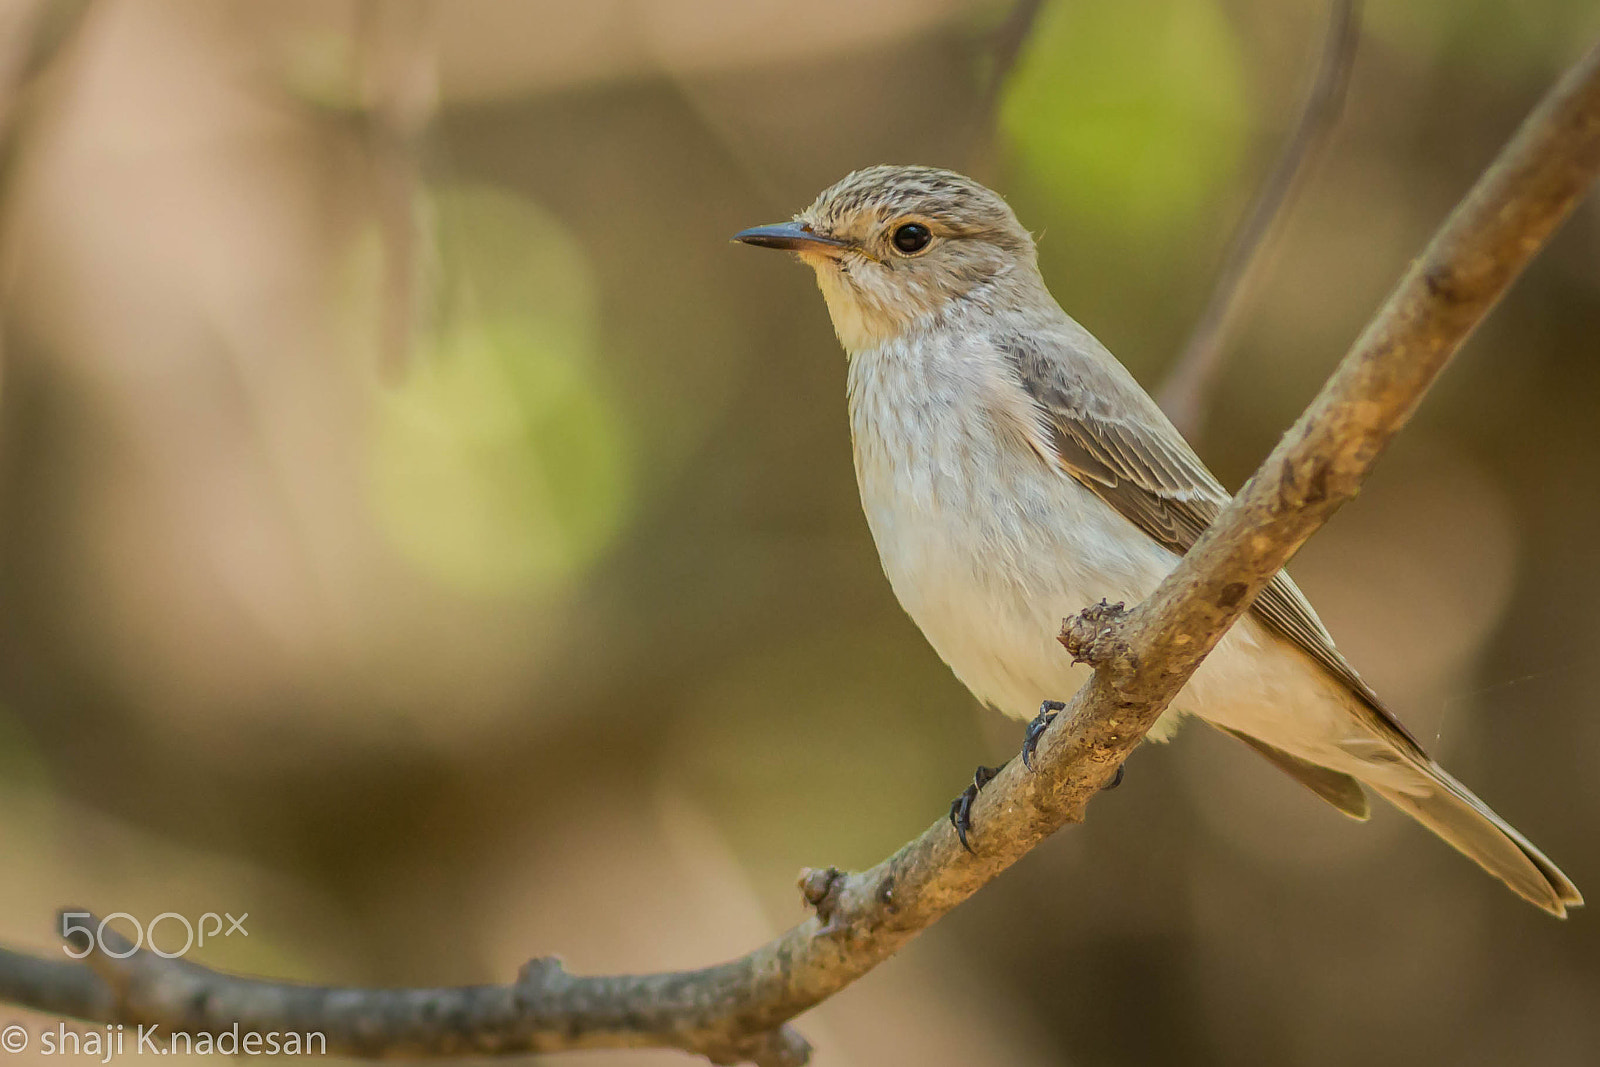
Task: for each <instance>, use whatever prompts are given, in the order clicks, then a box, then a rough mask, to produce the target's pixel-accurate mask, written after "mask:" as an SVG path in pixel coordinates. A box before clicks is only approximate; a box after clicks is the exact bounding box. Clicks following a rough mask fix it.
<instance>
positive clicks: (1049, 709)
mask: <svg viewBox="0 0 1600 1067" xmlns="http://www.w3.org/2000/svg"><path fill="white" fill-rule="evenodd" d="M1066 706H1067V705H1066V702H1065V701H1061V700H1046V701H1045V702H1044V703H1043V704H1040V705H1039V714H1037V715H1035V716H1034V717H1033V721H1032V722H1030V723H1029V724H1028V730H1027V732H1026V733H1024V734H1023V735H1022V765H1023V766H1024V767H1026V768H1028V770H1030V771H1031V770H1033V750H1034V749H1036V748H1038V747H1039V738H1041V737H1043V736H1044V732H1045V730H1047V729H1048V728H1049V726H1050V724H1051V723H1052V722H1054V721H1055V718H1056V713H1057V712H1059V711H1061V710H1062V709H1063V708H1065V707H1066Z"/></svg>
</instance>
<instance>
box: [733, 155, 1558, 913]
mask: <svg viewBox="0 0 1600 1067" xmlns="http://www.w3.org/2000/svg"><path fill="white" fill-rule="evenodd" d="M737 240H740V241H743V242H745V243H746V244H752V245H760V246H762V247H766V248H780V249H787V250H790V251H793V252H796V253H798V254H799V256H800V258H801V259H802V260H804V261H805V262H806V263H807V264H808V265H810V266H811V267H812V268H813V269H814V270H815V271H816V275H817V284H818V285H819V286H820V287H821V289H822V295H823V296H824V297H825V298H826V300H827V303H828V313H829V315H830V316H832V318H833V326H834V330H835V332H837V333H838V335H839V341H840V343H841V344H843V345H844V348H845V351H846V352H847V353H848V354H849V359H850V366H849V404H850V426H851V432H852V435H853V438H854V443H855V466H856V479H857V481H858V482H859V484H860V488H861V504H862V507H863V508H864V509H865V511H866V515H867V524H868V525H869V526H870V527H871V529H872V537H873V540H874V541H875V542H876V543H877V546H878V554H879V556H881V557H882V560H883V569H884V572H885V573H886V574H887V575H888V577H889V583H890V585H892V586H893V587H894V592H895V595H896V596H897V597H898V598H899V600H900V603H901V605H902V606H904V608H905V610H906V611H907V612H908V613H909V614H910V615H911V618H912V619H913V620H915V622H916V624H917V625H918V626H919V627H921V628H922V632H923V634H925V635H926V636H927V638H928V640H929V642H931V643H932V645H933V647H934V649H935V650H937V651H938V653H939V655H940V656H941V657H943V659H944V661H945V662H946V663H947V664H949V665H950V668H951V669H952V670H954V671H955V673H956V676H957V677H959V678H960V679H961V681H962V682H964V683H965V684H966V686H967V688H969V689H971V690H972V692H973V693H974V694H976V696H977V697H978V699H979V700H981V701H983V702H984V703H986V704H989V705H991V706H992V707H994V708H996V709H998V710H1000V711H1002V712H1004V713H1005V714H1007V715H1011V716H1015V717H1017V718H1019V719H1028V718H1033V720H1034V722H1035V724H1036V727H1035V728H1034V729H1031V730H1030V732H1029V735H1028V738H1029V740H1028V741H1025V742H1024V753H1023V754H1024V757H1026V756H1027V755H1028V753H1029V750H1030V745H1031V742H1032V740H1033V739H1035V738H1036V737H1037V733H1038V728H1039V727H1040V726H1042V724H1043V723H1044V722H1046V721H1048V718H1049V716H1050V714H1051V713H1052V712H1053V711H1054V710H1055V709H1059V708H1060V706H1061V705H1060V703H1059V701H1058V700H1057V699H1056V698H1059V697H1062V696H1066V695H1069V694H1070V693H1071V692H1072V691H1073V690H1075V689H1076V688H1077V687H1078V686H1079V685H1080V684H1081V683H1082V682H1083V681H1084V678H1085V674H1086V672H1087V668H1083V667H1076V666H1074V665H1073V663H1072V661H1071V658H1070V657H1068V656H1066V655H1064V654H1063V652H1062V650H1061V647H1060V645H1058V644H1057V643H1056V632H1057V630H1058V629H1059V623H1060V620H1061V618H1062V617H1063V616H1065V615H1070V614H1072V613H1073V612H1075V611H1078V610H1079V609H1081V608H1083V607H1084V606H1085V605H1088V604H1091V603H1094V602H1096V601H1099V600H1101V599H1102V598H1105V599H1109V600H1113V601H1116V600H1121V601H1127V602H1129V603H1133V602H1137V601H1140V600H1143V599H1144V598H1145V597H1147V596H1149V594H1150V593H1151V591H1153V590H1154V589H1155V587H1156V585H1157V583H1159V582H1160V581H1161V579H1162V578H1163V577H1164V576H1165V575H1166V574H1167V573H1168V572H1169V571H1171V570H1172V568H1173V567H1174V566H1175V565H1176V564H1177V561H1178V557H1179V556H1180V555H1182V554H1183V553H1184V552H1186V551H1187V550H1188V549H1189V547H1190V546H1191V545H1193V544H1194V542H1195V539H1196V538H1197V537H1199V535H1200V533H1201V532H1202V531H1203V530H1205V528H1206V527H1207V526H1208V525H1210V523H1211V522H1212V520H1213V519H1215V517H1216V515H1217V513H1218V512H1219V511H1220V510H1221V508H1222V507H1223V505H1225V504H1226V503H1227V502H1228V493H1227V491H1226V490H1225V489H1223V487H1222V485H1221V484H1220V483H1219V482H1218V481H1217V480H1216V478H1214V477H1213V476H1212V474H1211V472H1210V471H1209V470H1207V469H1206V466H1205V464H1204V463H1202V462H1201V461H1200V458H1199V457H1198V456H1196V455H1195V453H1194V450H1193V449H1192V448H1190V447H1189V445H1188V443H1187V442H1186V441H1184V439H1183V436H1182V435H1181V434H1180V433H1179V432H1178V431H1177V429H1176V428H1175V427H1174V426H1173V425H1172V423H1171V422H1170V421H1168V419H1167V418H1166V416H1164V415H1163V414H1162V413H1161V410H1160V408H1158V407H1157V406H1156V404H1155V402H1154V401H1152V400H1151V399H1150V397H1149V396H1148V395H1147V394H1146V393H1145V391H1144V390H1143V389H1141V388H1140V387H1139V385H1138V383H1137V382H1135V381H1134V380H1133V377H1132V376H1131V375H1130V374H1129V373H1128V372H1127V370H1126V369H1124V368H1123V366H1122V364H1120V363H1118V362H1117V360H1116V359H1115V358H1114V357H1113V356H1112V355H1111V353H1110V352H1108V351H1106V349H1105V348H1104V347H1103V346H1102V345H1101V344H1100V342H1098V341H1096V340H1095V339H1094V338H1093V337H1092V336H1090V334H1089V332H1088V331H1087V330H1085V329H1084V328H1083V327H1082V326H1079V325H1078V324H1077V323H1076V322H1074V321H1073V320H1072V319H1071V318H1069V317H1068V316H1067V314H1066V313H1065V312H1063V311H1062V310H1061V308H1060V307H1059V306H1058V305H1057V304H1056V302H1055V299H1054V298H1053V297H1052V296H1051V295H1050V292H1049V290H1047V289H1046V288H1045V284H1044V280H1043V278H1042V277H1040V274H1039V267H1038V261H1037V257H1036V255H1035V252H1034V244H1033V238H1032V237H1031V236H1030V235H1029V233H1028V231H1027V230H1024V229H1023V228H1022V226H1021V224H1020V223H1018V222H1017V218H1016V216H1015V215H1014V214H1013V213H1012V211H1011V208H1010V207H1009V206H1008V205H1007V204H1006V202H1005V201H1004V200H1002V199H1001V198H1000V197H999V196H998V195H996V194H995V193H993V192H991V191H990V190H988V189H986V188H984V187H983V186H981V185H979V184H978V183H977V182H974V181H972V180H971V179H970V178H965V177H962V176H961V175H959V174H954V173H951V172H950V171H944V170H934V169H932V168H928V167H899V166H880V167H872V168H869V169H867V170H862V171H857V172H856V173H854V174H851V175H850V176H849V177H847V178H845V179H844V180H843V181H841V182H839V183H838V184H837V185H835V186H833V187H832V188H831V189H829V190H827V191H826V192H824V193H823V194H822V195H821V196H820V197H818V198H817V201H816V203H814V204H812V205H811V206H810V207H809V208H807V209H806V210H805V211H804V212H802V213H801V214H800V215H798V216H796V218H795V219H794V221H792V222H786V223H781V224H779V225H775V226H759V227H756V228H755V229H751V230H745V231H744V232H743V233H740V234H739V235H738V236H737ZM1035 712H1037V713H1038V714H1037V715H1036V714H1035ZM1186 714H1188V715H1196V716H1198V717H1199V718H1201V719H1204V720H1205V721H1206V722H1208V723H1210V724H1211V725H1213V726H1215V727H1217V728H1218V729H1220V730H1223V731H1225V732H1227V733H1230V734H1232V735H1234V736H1235V737H1238V738H1239V739H1240V740H1242V741H1244V742H1245V743H1246V744H1248V745H1250V747H1252V748H1253V749H1255V750H1256V751H1257V752H1259V753H1261V754H1262V755H1263V756H1265V757H1266V758H1267V759H1269V760H1271V761H1272V762H1273V763H1274V764H1276V765H1277V766H1278V767H1279V768H1281V769H1282V770H1284V771H1287V772H1288V773H1289V774H1290V775H1292V776H1293V777H1294V778H1296V779H1297V780H1299V781H1300V782H1301V783H1303V784H1304V785H1306V786H1308V787H1309V788H1310V789H1311V790H1312V791H1313V792H1315V793H1316V794H1317V795H1318V796H1320V797H1322V798H1323V799H1324V800H1326V801H1328V802H1329V803H1331V804H1333V805H1334V806H1335V807H1336V808H1338V809H1339V810H1340V811H1342V812H1344V813H1345V814H1346V815H1350V816H1353V817H1354V818H1357V819H1364V818H1366V816H1367V797H1366V793H1365V791H1364V788H1365V789H1371V790H1372V791H1373V792H1375V793H1377V794H1378V795H1379V796H1381V797H1383V798H1384V799H1385V800H1387V801H1389V802H1390V803H1391V804H1393V805H1394V806H1395V807H1397V808H1399V809H1400V810H1401V811H1403V812H1405V813H1406V814H1408V815H1410V816H1411V817H1412V818H1414V819H1416V820H1417V821H1418V822H1420V823H1422V825H1424V826H1426V827H1427V828H1428V829H1430V830H1432V831H1433V832H1434V833H1436V834H1438V835H1439V836H1440V837H1442V838H1444V840H1446V841H1448V842H1449V843H1450V844H1452V845H1454V846H1455V847H1456V848H1457V849H1459V850H1461V851H1462V852H1463V853H1465V854H1466V855H1467V856H1469V857H1471V858H1472V859H1474V860H1476V861H1477V862H1478V863H1479V864H1480V865H1482V866H1483V868H1484V869H1485V870H1487V871H1489V872H1490V873H1491V874H1493V875H1495V876H1496V877H1498V878H1500V879H1501V880H1502V881H1504V882H1505V883H1506V884H1507V885H1508V886H1510V887H1511V888H1512V889H1513V890H1514V891H1515V892H1517V893H1519V894H1521V895H1522V896H1523V897H1526V898H1527V899H1528V900H1530V901H1532V902H1533V903H1534V904H1536V905H1538V906H1539V907H1541V908H1543V909H1545V910H1546V911H1548V912H1550V913H1552V914H1554V915H1558V916H1564V915H1565V914H1566V910H1567V909H1568V908H1569V907H1575V906H1577V905H1579V904H1582V903H1583V898H1582V897H1581V896H1580V895H1579V893H1578V890H1577V888H1576V887H1575V886H1573V884H1572V882H1571V881H1570V880H1569V879H1568V878H1567V876H1566V875H1564V874H1562V873H1561V871H1560V869H1558V868H1557V867H1556V865H1555V864H1554V863H1552V862H1550V860H1549V859H1548V858H1546V857H1545V855H1544V853H1542V852H1540V851H1539V850H1538V849H1537V848H1535V847H1534V846H1533V844H1532V843H1531V842H1529V841H1528V839H1527V838H1525V837H1523V836H1522V835H1521V834H1520V833H1518V832H1517V831H1516V830H1514V829H1512V827H1511V826H1510V825H1509V824H1507V823H1506V822H1505V820H1503V819H1501V818H1500V817H1499V816H1498V815H1496V814H1495V813H1494V812H1493V811H1491V810H1489V807H1488V805H1486V804H1484V803H1483V801H1481V800H1479V799H1478V798H1477V797H1476V796H1474V795H1473V794H1472V793H1471V792H1470V791H1469V790H1468V789H1467V788H1466V787H1465V786H1464V785H1462V784H1461V783H1460V782H1458V781H1456V780H1455V779H1454V778H1452V777H1451V776H1450V775H1449V774H1448V773H1446V772H1445V770H1444V769H1443V768H1441V767H1440V766H1439V765H1438V764H1437V763H1435V762H1433V760H1432V759H1430V758H1429V757H1428V755H1427V753H1426V752H1424V751H1423V750H1422V746H1421V745H1419V744H1418V743H1417V741H1416V739H1415V738H1413V737H1412V736H1411V734H1410V733H1408V732H1407V731H1406V728H1405V727H1404V726H1402V725H1401V724H1400V722H1399V720H1397V719H1396V718H1395V717H1394V715H1393V714H1391V713H1390V711H1389V710H1388V708H1386V707H1385V706H1384V704H1383V701H1382V700H1380V699H1379V697H1378V694H1377V693H1375V692H1373V690H1372V687H1371V686H1369V685H1367V683H1366V682H1364V681H1362V679H1361V677H1360V675H1358V674H1356V672H1355V670H1354V669H1352V668H1351V666H1350V665H1349V664H1348V663H1347V662H1345V658H1344V656H1342V655H1341V654H1340V653H1339V650H1338V649H1337V648H1335V647H1334V644H1333V639H1332V638H1331V637H1330V636H1329V635H1328V631H1327V630H1326V629H1325V628H1324V627H1323V625H1322V622H1321V620H1320V619H1318V618H1317V614H1316V612H1315V611H1313V610H1312V609H1311V605H1310V604H1309V603H1307V602H1306V598H1305V597H1304V595H1302V594H1301V592H1300V590H1299V589H1298V588H1297V587H1296V586H1295V584H1294V582H1293V581H1291V580H1290V578H1289V576H1288V575H1287V574H1282V573H1280V574H1279V575H1278V576H1277V577H1276V578H1274V579H1273V581H1272V583H1271V584H1270V585H1268V586H1267V587H1266V588H1265V589H1264V590H1263V591H1262V592H1261V595H1260V596H1259V597H1258V598H1257V599H1256V602H1255V604H1254V606H1253V607H1252V609H1251V612H1250V614H1249V615H1247V616H1245V617H1244V618H1242V619H1240V620H1239V622H1238V623H1237V624H1236V625H1235V626H1234V627H1233V628H1232V629H1231V630H1230V631H1229V632H1228V634H1227V635H1226V636H1224V637H1223V639H1222V641H1221V642H1220V643H1219V644H1218V645H1217V646H1216V648H1215V650H1213V651H1212V653H1211V654H1210V656H1208V657H1207V658H1206V660H1205V662H1204V663H1202V664H1201V666H1200V669H1199V670H1198V671H1196V672H1195V674H1194V676H1193V677H1192V678H1191V679H1190V680H1189V683H1188V684H1187V685H1185V686H1184V688H1183V690H1182V691H1181V692H1180V693H1179V694H1178V696H1177V698H1176V699H1175V700H1174V701H1173V703H1172V706H1171V708H1170V709H1169V710H1168V711H1167V712H1166V713H1165V714H1163V715H1162V717H1161V718H1160V720H1158V721H1157V723H1156V725H1155V727H1154V728H1153V729H1152V730H1151V731H1150V735H1149V736H1150V737H1151V738H1153V739H1156V740H1163V739H1165V738H1167V737H1169V736H1171V734H1172V732H1173V730H1174V729H1175V728H1176V727H1177V725H1178V722H1179V720H1180V719H1181V718H1182V717H1183V716H1184V715H1186ZM970 793H971V791H969V794H968V798H967V799H968V803H967V804H966V805H960V803H959V802H958V807H957V809H956V810H955V811H953V817H954V818H955V821H956V822H957V829H958V830H959V831H961V833H962V836H963V840H965V838H966V831H967V829H968V827H967V825H966V823H967V820H968V818H969V808H970Z"/></svg>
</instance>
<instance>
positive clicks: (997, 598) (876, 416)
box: [849, 333, 1173, 718]
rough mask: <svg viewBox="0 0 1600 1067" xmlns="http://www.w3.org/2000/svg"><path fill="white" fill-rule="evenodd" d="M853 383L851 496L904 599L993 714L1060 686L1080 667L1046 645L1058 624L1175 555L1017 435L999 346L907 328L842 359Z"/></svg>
mask: <svg viewBox="0 0 1600 1067" xmlns="http://www.w3.org/2000/svg"><path fill="white" fill-rule="evenodd" d="M950 336H953V335H952V334H949V333H946V334H944V337H950ZM849 393H850V421H851V429H852V434H853V438H854V444H855V461H856V477H857V480H858V482H859V484H860V488H861V503H862V507H863V508H864V509H865V511H866V515H867V523H868V525H869V526H870V527H871V529H872V536H873V539H874V541H875V542H876V543H877V546H878V552H879V555H880V556H881V557H882V560H883V569H884V572H885V573H886V574H887V575H888V577H889V582H890V584H891V585H892V586H893V588H894V592H895V595H896V596H897V597H898V598H899V600H900V603H901V605H902V606H903V607H904V608H905V609H906V611H907V613H909V614H910V616H911V618H912V619H913V620H914V621H915V622H916V623H917V625H918V626H919V627H921V629H922V631H923V633H924V634H925V635H926V636H927V638H928V640H929V642H931V643H932V645H933V647H934V649H935V650H936V651H937V652H938V653H939V655H940V656H941V657H942V658H943V659H944V661H945V662H946V663H947V664H949V665H950V667H951V669H952V670H954V671H955V673H956V675H957V676H958V677H959V678H960V679H961V680H962V682H964V683H965V684H966V685H967V687H968V688H969V689H971V690H972V691H973V693H974V694H976V695H977V696H978V698H979V699H980V700H983V701H984V702H986V703H988V704H991V705H993V706H994V707H995V708H997V709H999V710H1000V711H1003V712H1005V713H1006V714H1008V715H1013V716H1017V717H1020V718H1030V717H1032V716H1033V714H1034V713H1035V712H1036V711H1037V710H1038V707H1039V702H1040V701H1041V700H1043V699H1046V698H1060V699H1065V698H1066V697H1069V696H1071V695H1072V693H1073V692H1074V691H1075V690H1076V689H1077V687H1078V686H1079V685H1080V684H1081V683H1082V681H1083V678H1084V677H1085V676H1086V668H1074V667H1073V665H1072V663H1071V659H1070V657H1068V656H1067V655H1066V654H1065V653H1064V652H1063V650H1062V648H1061V646H1060V645H1059V644H1058V643H1057V642H1056V641H1055V634H1056V633H1057V631H1058V630H1059V629H1060V626H1061V620H1062V618H1063V617H1065V616H1067V615H1070V614H1072V613H1073V612H1075V611H1079V610H1081V609H1082V608H1083V607H1084V606H1085V605H1087V604H1091V603H1095V602H1097V601H1099V600H1100V598H1102V597H1105V598H1108V599H1110V600H1112V601H1117V600H1124V601H1128V602H1130V603H1131V602H1134V601H1137V600H1139V599H1142V598H1143V597H1144V596H1145V595H1147V594H1148V592H1149V591H1150V590H1151V589H1153V588H1154V587H1155V584H1156V583H1157V582H1158V581H1159V580H1160V578H1161V576H1162V574H1164V573H1165V572H1166V570H1167V569H1169V568H1170V567H1171V565H1172V562H1173V557H1172V555H1171V554H1170V553H1168V552H1166V551H1165V550H1163V549H1161V548H1160V547H1159V546H1157V545H1155V544H1154V543H1152V542H1149V541H1147V540H1145V539H1143V538H1141V537H1129V536H1128V533H1129V530H1130V529H1131V527H1130V526H1129V524H1128V523H1127V521H1126V520H1125V519H1123V518H1122V517H1121V516H1120V515H1118V514H1116V513H1115V512H1114V511H1112V510H1111V509H1110V508H1109V507H1107V506H1106V505H1105V504H1104V503H1103V502H1101V501H1100V500H1099V499H1098V498H1097V497H1095V496H1094V495H1093V494H1092V493H1090V492H1089V491H1088V490H1086V489H1084V488H1083V487H1081V486H1079V485H1078V484H1077V483H1076V482H1074V481H1072V480H1071V479H1070V478H1068V477H1066V476H1064V475H1063V474H1061V473H1060V472H1059V471H1058V470H1056V469H1053V468H1052V467H1050V466H1049V465H1048V464H1046V463H1045V462H1043V461H1042V460H1041V459H1040V457H1039V456H1038V455H1037V454H1035V452H1034V451H1033V450H1032V448H1030V447H1029V446H1028V445H1027V444H1026V443H1025V441H1024V440H1023V437H1024V435H1026V434H1027V433H1029V432H1032V431H1033V424H1032V422H1031V420H1032V419H1033V415H1032V408H1031V402H1030V401H1029V400H1028V398H1027V397H1026V396H1025V395H1024V394H1023V393H1022V391H1021V389H1020V388H1019V387H1018V386H1017V385H1016V384H1014V382H1013V379H1012V377H1011V376H1010V374H1009V369H1008V368H1007V367H1006V365H1005V363H1004V356H1003V354H1002V353H1000V352H998V351H996V350H994V349H992V348H989V347H986V346H984V345H982V344H981V343H980V344H973V345H970V346H968V347H967V348H966V349H964V350H959V351H958V350H956V349H955V348H954V347H952V345H951V343H950V342H948V341H946V340H943V339H942V338H941V336H940V335H939V334H927V333H925V334H921V335H920V336H918V335H911V336H907V337H903V338H901V339H898V340H897V341H895V342H892V343H890V344H887V345H884V346H882V347H879V348H876V349H872V350H868V351H864V352H859V353H857V354H856V355H855V356H854V358H853V359H852V360H851V364H850V379H849Z"/></svg>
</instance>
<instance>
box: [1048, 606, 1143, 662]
mask: <svg viewBox="0 0 1600 1067" xmlns="http://www.w3.org/2000/svg"><path fill="white" fill-rule="evenodd" d="M1127 614H1128V610H1127V607H1126V606H1125V605H1124V604H1123V603H1122V601H1120V600H1119V601H1117V602H1116V603H1115V604H1109V603H1107V602H1106V601H1105V600H1104V599H1102V600H1101V601H1100V603H1098V604H1092V605H1090V606H1089V607H1087V608H1084V609H1083V610H1082V611H1080V612H1078V613H1077V614H1076V615H1073V616H1071V617H1069V618H1065V619H1062V620H1061V633H1060V634H1058V635H1057V636H1056V640H1057V641H1060V642H1061V644H1062V647H1064V648H1065V649H1066V650H1067V652H1068V653H1070V654H1071V656H1072V662H1073V663H1087V664H1089V665H1090V666H1091V667H1095V668H1097V669H1098V668H1100V667H1107V666H1109V667H1114V668H1116V669H1118V670H1122V669H1126V668H1127V667H1129V666H1131V654H1130V652H1129V649H1128V643H1127V642H1126V641H1124V640H1123V639H1122V620H1123V619H1124V618H1126V617H1127Z"/></svg>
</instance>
